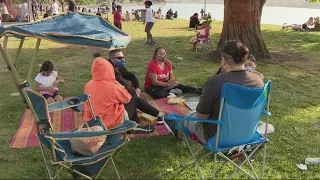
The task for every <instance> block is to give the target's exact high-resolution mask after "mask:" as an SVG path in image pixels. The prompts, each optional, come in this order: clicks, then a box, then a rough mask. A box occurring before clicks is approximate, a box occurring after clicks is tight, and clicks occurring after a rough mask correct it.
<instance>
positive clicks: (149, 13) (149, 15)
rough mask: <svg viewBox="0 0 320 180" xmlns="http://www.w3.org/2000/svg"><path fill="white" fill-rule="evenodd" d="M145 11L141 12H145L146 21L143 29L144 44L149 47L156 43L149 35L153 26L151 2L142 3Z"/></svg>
mask: <svg viewBox="0 0 320 180" xmlns="http://www.w3.org/2000/svg"><path fill="white" fill-rule="evenodd" d="M144 5H145V7H146V9H145V10H143V11H145V16H146V17H145V20H146V27H145V32H146V33H147V42H146V43H145V44H149V45H155V44H156V42H155V41H154V40H153V37H152V34H151V30H152V28H153V25H154V18H153V13H152V9H151V8H150V7H151V6H152V2H151V1H146V2H145V3H144Z"/></svg>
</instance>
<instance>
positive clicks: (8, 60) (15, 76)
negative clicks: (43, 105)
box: [0, 39, 39, 122]
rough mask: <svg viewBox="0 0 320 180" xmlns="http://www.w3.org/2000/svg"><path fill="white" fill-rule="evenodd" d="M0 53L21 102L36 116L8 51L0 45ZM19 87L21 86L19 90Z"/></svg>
mask: <svg viewBox="0 0 320 180" xmlns="http://www.w3.org/2000/svg"><path fill="white" fill-rule="evenodd" d="M5 41H8V39H7V40H5ZM5 43H7V42H5ZM0 51H1V54H2V57H3V59H4V60H5V62H6V64H7V66H8V67H10V68H11V74H12V77H13V80H14V83H15V84H16V86H17V89H18V90H19V93H20V95H21V98H22V100H23V101H25V102H26V103H27V105H28V107H29V108H30V110H31V112H32V114H33V115H36V112H35V110H34V108H33V106H32V104H31V102H30V99H29V98H28V95H27V93H26V91H25V90H23V86H22V85H23V84H22V83H21V79H20V76H19V74H18V72H17V69H16V67H15V66H14V65H13V62H12V60H11V57H10V55H9V54H8V51H7V50H6V49H3V48H2V46H1V44H0ZM20 86H21V88H20ZM34 118H35V120H36V122H39V118H38V116H34Z"/></svg>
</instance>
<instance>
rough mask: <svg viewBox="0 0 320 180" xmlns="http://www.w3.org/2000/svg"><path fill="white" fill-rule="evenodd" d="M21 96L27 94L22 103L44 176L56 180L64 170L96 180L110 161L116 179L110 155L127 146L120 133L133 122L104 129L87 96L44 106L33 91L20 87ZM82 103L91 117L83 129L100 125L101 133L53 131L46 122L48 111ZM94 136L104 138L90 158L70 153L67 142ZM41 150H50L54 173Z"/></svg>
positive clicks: (45, 102)
mask: <svg viewBox="0 0 320 180" xmlns="http://www.w3.org/2000/svg"><path fill="white" fill-rule="evenodd" d="M22 93H23V94H24V95H27V97H26V102H27V104H28V106H29V108H30V109H31V111H32V113H33V116H34V118H35V120H36V124H37V127H38V134H37V136H38V138H39V141H40V149H41V153H42V157H43V160H44V165H45V168H46V172H47V175H48V176H49V178H50V179H56V178H59V173H60V171H61V170H62V168H67V169H69V170H71V172H72V173H73V177H85V178H88V179H95V178H98V176H99V174H100V173H101V171H102V170H103V168H104V166H105V165H106V164H107V163H108V162H109V161H111V163H112V165H113V167H114V169H115V172H116V174H117V176H118V178H119V179H120V176H119V173H118V170H117V168H116V166H115V164H114V161H113V158H112V155H113V154H114V152H115V151H116V150H117V149H118V148H119V147H121V146H123V145H124V144H126V143H128V142H129V140H130V139H128V138H126V137H124V138H122V134H123V133H125V132H126V131H128V130H130V129H132V128H134V127H135V126H136V123H135V122H133V121H130V120H125V121H124V123H123V124H122V125H121V126H118V127H116V128H114V129H110V130H108V129H107V128H106V127H105V126H104V124H103V121H102V120H101V118H100V117H99V116H94V114H93V110H92V107H91V103H90V100H89V96H88V95H87V94H83V95H81V96H78V97H75V98H70V99H68V100H65V101H62V102H59V103H54V104H52V105H51V106H48V104H47V101H46V99H45V98H44V97H43V96H41V95H40V94H38V93H37V92H35V91H33V90H31V89H28V88H24V89H22ZM83 103H89V107H90V109H91V112H92V114H93V117H94V118H92V119H91V120H89V121H88V122H87V123H86V124H85V126H89V127H92V126H95V125H98V126H101V127H102V128H103V131H94V132H77V131H76V130H77V129H78V128H76V129H74V130H72V131H70V132H53V130H52V126H51V123H50V116H49V109H50V110H52V111H56V110H61V109H65V108H70V107H71V108H72V107H75V106H79V105H81V104H83ZM98 136H107V140H106V141H105V143H104V144H103V145H102V147H101V148H100V149H99V151H98V152H97V153H95V154H93V155H91V156H82V155H80V154H75V153H72V150H71V144H70V142H69V140H70V139H72V138H90V137H98ZM44 147H46V148H48V149H49V150H50V151H51V156H52V161H51V162H52V164H53V166H54V171H50V169H51V168H49V163H48V161H47V160H46V156H45V151H44ZM54 173H55V174H54Z"/></svg>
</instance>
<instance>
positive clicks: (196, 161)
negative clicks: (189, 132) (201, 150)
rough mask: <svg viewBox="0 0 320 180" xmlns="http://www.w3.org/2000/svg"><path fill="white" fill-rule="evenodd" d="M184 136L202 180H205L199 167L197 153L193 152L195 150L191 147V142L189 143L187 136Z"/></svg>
mask: <svg viewBox="0 0 320 180" xmlns="http://www.w3.org/2000/svg"><path fill="white" fill-rule="evenodd" d="M183 135H184V139H185V141H186V143H187V146H188V148H189V150H190V153H191V156H192V159H193V162H194V163H195V164H196V166H197V169H198V171H199V173H200V176H201V179H204V177H203V175H202V172H201V169H200V167H199V163H198V160H197V159H196V156H195V153H194V152H193V150H192V148H191V146H190V144H189V142H188V139H187V137H186V135H185V134H183Z"/></svg>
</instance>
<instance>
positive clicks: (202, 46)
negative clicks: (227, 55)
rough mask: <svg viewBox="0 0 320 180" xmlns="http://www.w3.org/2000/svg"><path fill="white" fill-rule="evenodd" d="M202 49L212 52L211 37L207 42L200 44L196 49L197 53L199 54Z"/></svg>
mask: <svg viewBox="0 0 320 180" xmlns="http://www.w3.org/2000/svg"><path fill="white" fill-rule="evenodd" d="M200 49H204V50H206V51H208V52H210V50H211V47H210V35H209V37H208V39H207V40H205V41H199V42H198V44H197V47H196V52H199V50H200Z"/></svg>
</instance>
